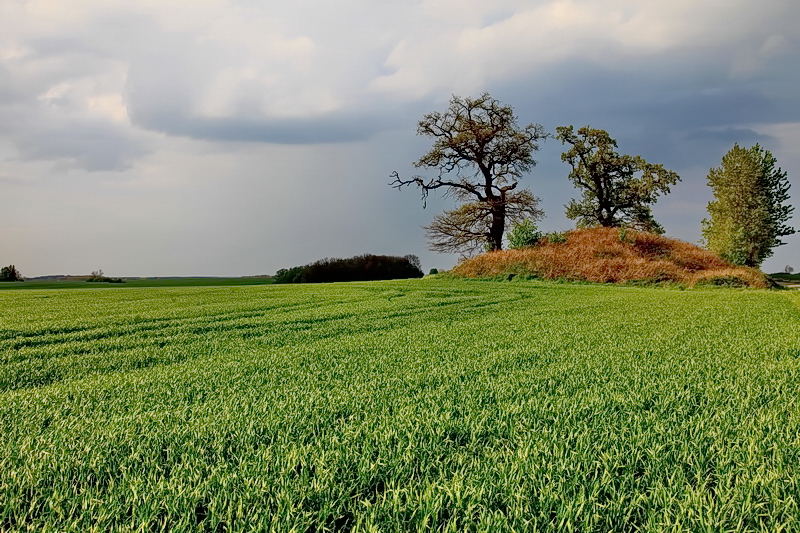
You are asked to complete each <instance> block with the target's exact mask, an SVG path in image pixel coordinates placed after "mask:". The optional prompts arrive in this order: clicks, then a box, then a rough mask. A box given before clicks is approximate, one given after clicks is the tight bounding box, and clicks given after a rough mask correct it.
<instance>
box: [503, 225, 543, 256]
mask: <svg viewBox="0 0 800 533" xmlns="http://www.w3.org/2000/svg"><path fill="white" fill-rule="evenodd" d="M507 237H508V246H509V248H511V249H514V250H518V249H520V248H528V247H531V246H536V245H537V244H539V241H540V240H541V238H542V232H541V231H539V229H538V228H537V227H536V224H534V222H533V220H531V219H525V220H523V221H522V222H518V223H516V224H514V226H513V227H512V228H511V231H509V232H508V235H507Z"/></svg>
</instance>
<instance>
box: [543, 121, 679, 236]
mask: <svg viewBox="0 0 800 533" xmlns="http://www.w3.org/2000/svg"><path fill="white" fill-rule="evenodd" d="M556 138H558V139H560V140H561V143H562V144H569V145H571V148H569V149H568V150H567V151H566V152H564V153H563V154H561V160H562V161H564V162H566V163H569V165H570V166H571V167H572V171H571V172H570V174H569V179H570V181H572V183H573V184H574V185H575V187H577V188H579V189H582V191H583V196H582V198H581V199H580V200H575V199H572V200H571V201H570V203H569V204H567V205H566V206H565V207H566V209H567V212H566V214H567V217H568V218H570V219H572V220H575V221H576V222H577V225H578V227H588V226H631V227H635V228H637V229H641V230H645V231H651V232H654V233H663V231H664V230H663V229H662V228H661V225H660V224H658V222H656V221H655V220H654V219H653V214H652V212H651V210H650V204H653V203H655V202H656V200H657V197H658V196H659V195H660V194H666V193H669V187H670V185H674V184H675V183H677V182H678V181H679V180H680V177H679V176H678V174H676V173H675V172H673V171H671V170H666V169H665V168H664V167H663V165H655V164H651V163H648V162H647V161H645V160H644V159H643V158H642V157H640V156H631V155H620V154H619V153H617V152H616V150H615V149H616V148H617V141H616V140H614V139H612V138H611V137H610V136H609V134H608V133H607V132H606V131H605V130H599V129H593V128H590V127H589V126H586V127H583V128H580V129H579V130H578V131H577V132H575V131H574V129H573V127H572V126H560V127H558V128H557V129H556Z"/></svg>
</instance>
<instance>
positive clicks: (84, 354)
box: [0, 279, 800, 532]
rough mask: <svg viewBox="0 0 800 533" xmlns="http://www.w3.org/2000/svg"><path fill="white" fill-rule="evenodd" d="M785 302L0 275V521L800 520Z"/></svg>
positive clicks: (95, 526)
mask: <svg viewBox="0 0 800 533" xmlns="http://www.w3.org/2000/svg"><path fill="white" fill-rule="evenodd" d="M798 305H800V298H798V297H796V296H795V295H794V294H789V293H788V291H785V293H781V292H768V291H743V290H728V289H709V290H692V291H678V290H668V289H644V288H634V287H613V286H595V285H569V284H556V283H540V282H526V283H497V282H479V281H448V280H442V279H425V280H418V281H396V282H372V283H351V284H330V285H306V286H263V287H217V288H180V289H178V288H175V289H171V288H158V289H127V290H125V291H98V290H75V291H35V290H27V291H5V292H3V293H2V294H0V314H2V317H3V320H2V323H0V391H2V392H0V432H2V433H1V434H2V435H3V438H2V439H0V530H1V531H26V530H35V531H98V532H100V531H103V532H104V531H173V532H174V531H198V532H201V531H202V532H205V531H227V532H234V531H287V532H288V531H297V532H306V531H309V532H310V531H316V532H322V531H453V532H456V531H548V530H558V531H562V530H571V531H572V530H574V531H777V530H781V529H783V530H784V531H793V530H797V529H800V519H799V518H798V517H800V509H798V502H800V488H799V487H798V484H799V483H800V474H798V472H797V464H798V459H799V458H800V416H798V415H800V408H798V404H797V402H796V396H797V391H798V390H800V388H799V386H800V342H798V341H800V327H799V326H800V309H798Z"/></svg>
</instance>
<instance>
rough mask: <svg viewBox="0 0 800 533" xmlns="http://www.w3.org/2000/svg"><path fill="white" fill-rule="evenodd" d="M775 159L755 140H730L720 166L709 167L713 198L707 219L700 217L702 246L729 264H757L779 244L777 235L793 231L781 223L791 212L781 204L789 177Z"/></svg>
mask: <svg viewBox="0 0 800 533" xmlns="http://www.w3.org/2000/svg"><path fill="white" fill-rule="evenodd" d="M776 162H777V160H776V159H775V158H774V157H773V156H772V153H770V151H769V150H765V149H764V148H762V147H761V146H759V145H758V144H756V145H755V146H753V147H752V148H749V149H748V148H742V147H740V146H739V145H738V144H735V145H734V146H733V148H731V150H730V151H729V152H728V153H727V154H725V156H724V157H723V158H722V166H721V167H719V168H712V169H711V170H710V171H709V173H708V184H709V186H711V188H712V189H713V191H714V200H713V201H712V202H709V204H708V214H709V215H710V218H707V219H703V222H702V224H703V238H704V239H705V241H706V246H707V247H708V249H710V250H712V251H714V252H717V253H718V254H720V255H721V256H722V257H723V258H725V259H727V260H728V261H730V262H732V263H734V264H737V265H745V266H750V267H758V266H759V265H760V264H761V263H762V262H763V261H764V259H766V258H767V257H769V256H771V255H772V249H773V248H775V247H776V246H780V245H782V244H785V243H784V242H783V241H782V240H781V239H780V238H781V237H783V236H785V235H791V234H793V233H795V230H794V228H792V227H791V226H788V225H787V224H786V222H787V221H788V220H789V218H790V217H791V214H792V211H794V208H793V207H792V206H790V205H788V204H786V202H787V201H788V200H789V198H790V196H789V187H790V184H789V180H788V178H787V175H786V172H784V171H783V170H782V169H781V168H780V167H777V168H776V166H775V163H776Z"/></svg>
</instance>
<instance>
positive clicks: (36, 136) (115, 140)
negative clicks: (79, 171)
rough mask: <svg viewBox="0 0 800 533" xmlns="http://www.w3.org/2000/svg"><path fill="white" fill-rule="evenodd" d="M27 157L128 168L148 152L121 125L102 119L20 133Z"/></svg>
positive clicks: (90, 167) (21, 149) (20, 145)
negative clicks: (102, 120)
mask: <svg viewBox="0 0 800 533" xmlns="http://www.w3.org/2000/svg"><path fill="white" fill-rule="evenodd" d="M15 144H16V146H17V148H18V150H19V152H20V155H21V156H22V157H23V158H24V159H28V160H51V161H64V162H67V164H68V165H69V166H75V167H80V168H84V169H86V170H88V171H101V170H115V171H119V170H125V169H128V168H130V167H131V166H132V164H133V161H135V160H136V159H137V158H139V157H141V156H142V155H144V154H146V153H148V152H149V150H148V149H146V148H145V146H144V145H143V143H141V142H138V141H137V140H136V139H132V138H131V135H130V134H129V132H127V131H125V130H124V129H121V128H120V127H119V126H117V125H114V124H109V123H102V122H77V121H76V122H67V123H64V124H57V125H56V124H54V125H52V126H51V127H49V128H46V129H38V130H33V131H30V130H29V131H27V132H26V133H24V134H21V135H18V136H17V138H16V140H15Z"/></svg>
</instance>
